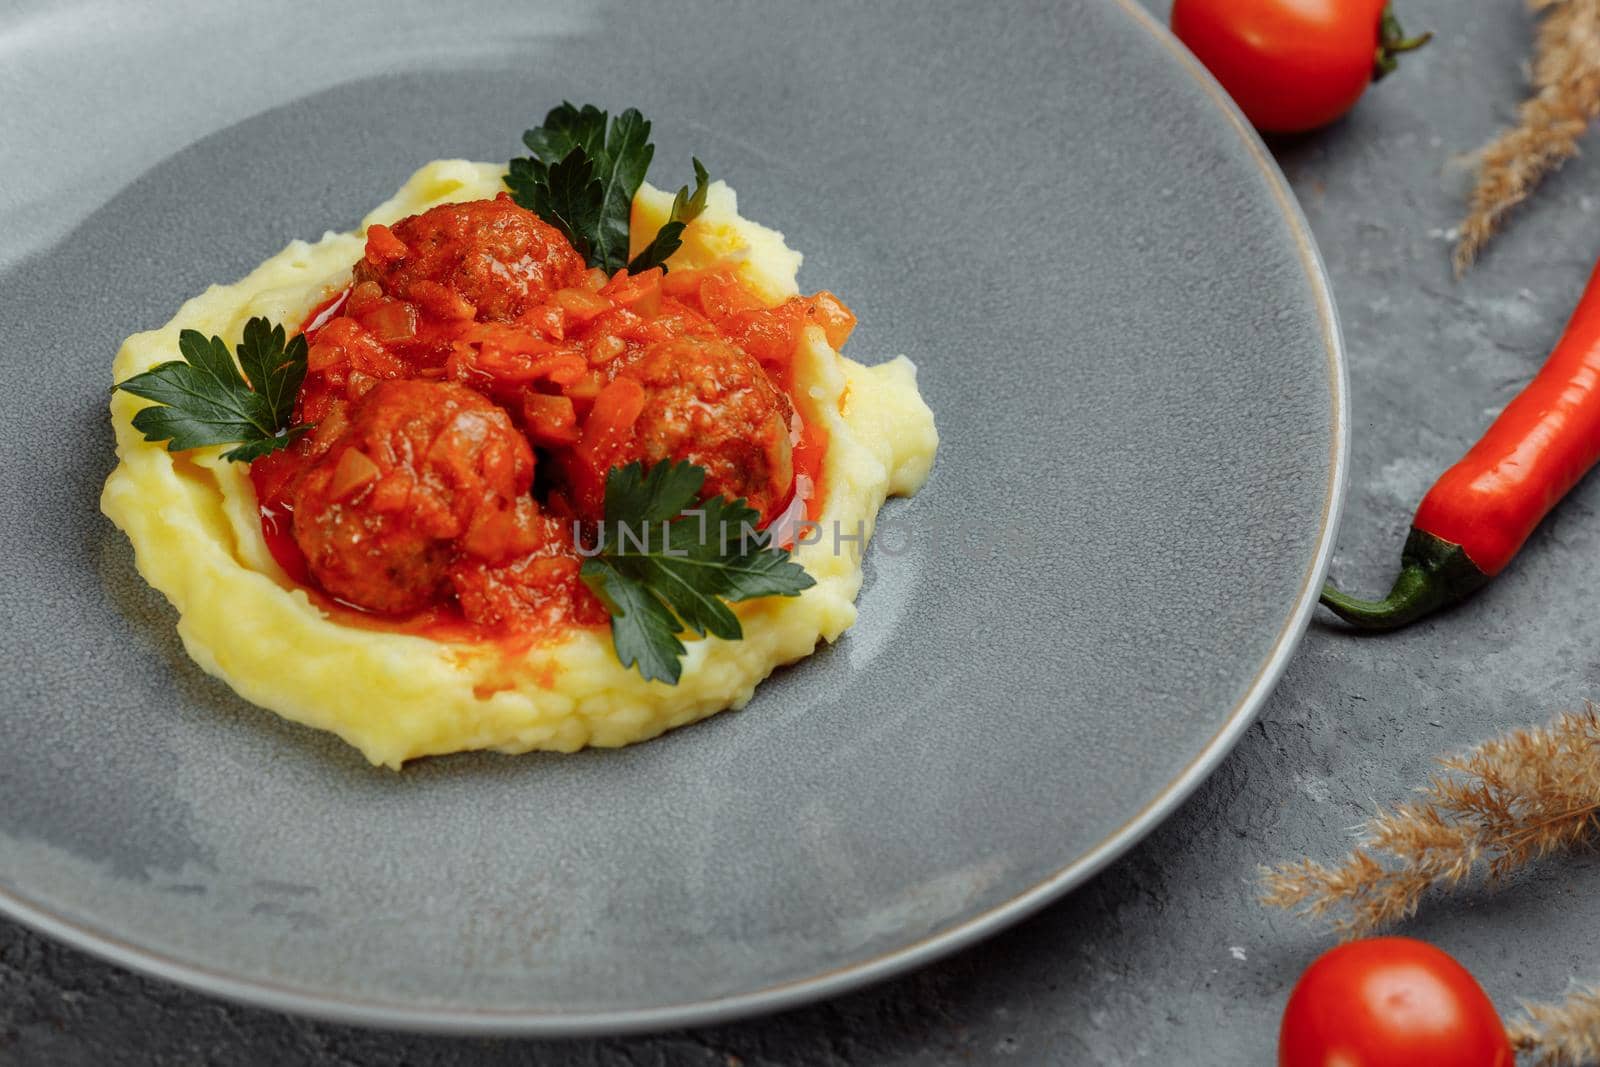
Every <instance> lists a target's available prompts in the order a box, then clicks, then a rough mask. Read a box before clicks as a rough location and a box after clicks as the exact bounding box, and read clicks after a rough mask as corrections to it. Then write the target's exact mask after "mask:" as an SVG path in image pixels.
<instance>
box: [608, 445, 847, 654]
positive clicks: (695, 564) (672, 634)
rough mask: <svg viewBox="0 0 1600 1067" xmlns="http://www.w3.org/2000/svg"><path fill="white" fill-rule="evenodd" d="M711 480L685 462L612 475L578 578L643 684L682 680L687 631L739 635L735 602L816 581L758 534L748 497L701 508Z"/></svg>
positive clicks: (718, 499)
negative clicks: (595, 543)
mask: <svg viewBox="0 0 1600 1067" xmlns="http://www.w3.org/2000/svg"><path fill="white" fill-rule="evenodd" d="M705 479H706V472H705V469H704V468H702V467H697V466H695V465H694V464H692V463H687V462H678V463H665V462H664V463H657V464H655V465H654V466H652V467H650V468H649V469H648V470H646V468H645V467H644V465H643V464H642V463H639V462H634V463H629V464H628V465H626V466H623V467H612V468H611V469H610V470H609V471H608V472H607V473H606V493H605V522H604V523H603V524H602V526H601V531H600V547H599V550H598V553H597V554H596V555H594V556H592V557H591V558H589V559H586V560H584V562H583V567H582V569H581V570H580V572H579V573H580V576H581V577H582V578H583V581H584V583H585V584H587V585H588V586H589V588H590V589H591V590H593V591H594V594H595V595H596V596H598V597H599V598H600V600H601V602H602V603H604V604H605V607H606V610H607V611H608V612H610V614H611V639H612V643H613V644H614V645H615V646H616V652H617V659H618V661H619V662H620V663H621V664H622V666H623V667H624V668H628V667H635V666H636V667H637V668H638V671H639V674H640V675H641V676H642V677H643V678H644V679H645V680H646V681H649V680H658V681H663V682H667V683H669V684H672V685H676V684H677V682H678V678H679V677H680V675H681V673H682V669H683V664H682V659H683V655H684V647H683V642H682V641H681V640H680V639H679V635H680V634H683V633H684V632H686V631H692V632H693V633H694V634H696V635H697V636H701V637H703V636H705V635H706V634H708V633H709V634H711V635H712V636H713V637H720V638H723V639H724V640H728V641H737V640H739V639H740V638H742V637H743V636H744V631H743V629H742V628H741V627H740V625H739V617H738V616H737V615H735V614H734V613H733V612H732V611H731V610H730V609H729V607H728V603H729V602H738V601H741V600H752V599H755V598H757V597H766V596H798V595H799V594H800V593H801V591H803V590H805V589H809V588H810V587H811V586H813V585H815V584H816V581H815V579H813V578H812V577H811V576H810V575H809V574H807V573H806V571H805V568H804V567H802V566H800V564H799V563H796V562H795V561H794V559H793V557H792V556H790V554H789V553H788V552H786V551H784V550H783V549H781V548H778V547H776V546H775V545H773V544H772V543H771V538H770V536H769V535H766V534H761V533H757V531H756V525H757V523H758V522H759V521H760V515H759V513H757V512H756V511H755V509H753V508H751V507H749V506H748V505H747V504H746V503H745V502H744V501H743V500H735V501H730V500H728V499H727V498H726V497H722V496H715V497H712V498H711V499H710V500H707V501H705V502H704V503H701V504H700V505H699V506H695V501H696V500H698V499H699V497H700V490H701V488H702V487H703V486H704V484H705Z"/></svg>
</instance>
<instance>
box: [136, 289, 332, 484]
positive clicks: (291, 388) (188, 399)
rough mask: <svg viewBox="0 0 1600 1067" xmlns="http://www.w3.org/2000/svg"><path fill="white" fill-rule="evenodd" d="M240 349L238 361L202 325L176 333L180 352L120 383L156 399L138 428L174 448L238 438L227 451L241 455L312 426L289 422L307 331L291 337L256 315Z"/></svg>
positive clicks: (259, 452) (257, 452)
mask: <svg viewBox="0 0 1600 1067" xmlns="http://www.w3.org/2000/svg"><path fill="white" fill-rule="evenodd" d="M236 351H237V352H238V357H239V362H238V365H237V366H236V365H235V364H234V357H233V356H232V355H230V354H229V352H228V346H227V345H226V344H224V343H223V341H222V338H220V337H211V338H209V339H207V338H206V336H205V335H204V334H202V333H200V332H199V331H197V330H184V331H183V332H182V333H180V334H178V352H179V354H180V355H182V356H183V358H182V359H181V360H177V359H175V360H171V361H169V362H166V363H161V364H157V365H156V366H154V367H152V368H150V369H149V370H147V371H145V372H144V373H143V374H136V375H134V376H133V377H132V378H129V379H128V380H127V381H124V382H120V383H118V385H117V386H116V388H118V389H121V390H122V391H123V392H125V393H132V394H133V395H134V396H138V397H143V398H144V399H146V400H154V401H155V402H156V406H154V407H148V408H144V409H142V410H140V411H139V412H137V413H136V414H135V415H134V416H133V427H134V429H136V430H138V431H140V432H141V433H143V434H144V439H145V440H146V441H165V442H167V450H168V451H170V452H181V451H183V450H184V449H189V448H201V447H203V446H205V445H226V444H233V445H236V446H237V447H235V448H232V449H229V450H228V451H227V452H224V453H223V454H222V458H223V459H228V460H237V461H239V462H241V463H248V462H250V461H251V460H253V459H257V458H259V457H261V456H264V455H266V454H268V453H269V452H275V451H277V450H278V449H280V448H286V447H288V445H289V444H290V443H291V442H292V441H294V439H295V438H297V437H299V436H300V435H301V434H303V433H305V432H306V431H307V430H309V429H310V428H311V427H310V426H309V425H304V424H302V425H298V426H296V425H291V421H292V419H293V418H294V402H295V397H296V396H297V395H298V394H299V392H300V383H301V382H302V381H304V380H305V376H306V339H305V336H304V335H303V334H296V335H295V336H294V337H292V338H291V337H288V336H287V335H286V333H285V331H284V328H283V327H282V326H274V325H273V324H272V323H271V322H269V321H268V320H266V319H264V318H259V317H258V318H253V319H251V320H250V321H249V322H247V323H245V325H244V336H243V339H242V340H241V341H240V343H239V345H238V347H237V349H236ZM240 368H243V371H244V373H243V374H241V373H240Z"/></svg>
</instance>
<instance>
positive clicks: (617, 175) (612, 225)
mask: <svg viewBox="0 0 1600 1067" xmlns="http://www.w3.org/2000/svg"><path fill="white" fill-rule="evenodd" d="M522 142H523V144H525V145H527V146H528V150H529V151H530V152H532V153H533V154H532V155H531V156H525V157H522V158H519V159H513V160H512V161H511V167H510V170H509V172H508V173H507V174H506V178H505V183H506V187H507V188H508V189H510V190H511V198H512V199H513V200H515V201H516V202H517V203H518V204H521V205H522V206H523V207H525V208H527V209H528V210H529V211H532V212H533V213H534V214H536V215H538V216H539V217H540V218H542V219H544V220H545V221H546V222H548V223H550V225H552V226H554V227H555V228H556V229H558V230H560V231H561V232H562V233H563V234H564V235H565V236H566V238H567V240H569V241H571V242H572V247H573V248H574V249H575V250H576V251H577V252H578V254H579V255H581V256H583V258H584V259H585V261H587V262H588V264H589V266H591V267H600V268H603V269H604V270H605V271H607V272H608V273H615V272H616V271H618V270H621V269H622V268H624V267H627V268H628V270H629V272H630V273H637V272H638V271H640V270H646V269H648V268H649V267H652V266H658V265H660V264H661V263H662V262H664V261H665V260H666V258H667V256H669V255H671V254H672V253H673V252H674V251H676V250H677V248H678V246H679V245H680V244H681V243H682V234H683V228H684V226H685V225H687V224H688V222H689V221H691V220H692V219H693V218H694V217H695V216H696V215H698V214H699V213H700V212H701V210H703V209H704V207H705V194H704V191H703V190H704V189H705V186H706V184H707V182H708V180H709V176H708V175H707V174H706V171H705V168H704V167H703V166H701V165H700V161H699V160H696V161H695V164H694V167H695V181H696V185H695V193H694V196H690V195H689V192H688V188H687V186H686V187H685V188H684V190H683V191H682V192H681V193H680V194H679V199H680V200H681V201H682V204H681V205H680V203H679V202H678V201H674V202H673V214H672V217H671V220H670V221H668V222H667V223H666V224H665V225H664V226H662V228H661V230H660V232H658V233H657V234H656V236H655V238H654V239H653V240H652V241H651V242H650V245H649V247H648V248H646V249H645V250H644V251H642V252H641V253H640V255H639V256H638V257H636V258H635V260H634V263H640V262H643V263H644V266H634V264H631V263H629V262H628V226H629V219H630V217H631V215H632V212H633V197H634V194H635V193H637V192H638V191H639V186H640V185H642V184H643V183H644V176H645V173H646V172H647V171H648V170H649V169H650V160H651V159H652V158H654V156H655V151H656V149H655V145H653V144H651V143H650V122H649V120H648V119H646V118H645V117H644V116H643V115H641V114H639V111H638V109H636V108H631V107H630V108H628V109H627V110H626V111H624V112H622V113H621V114H619V115H618V116H617V117H616V118H614V119H613V118H611V117H610V116H609V115H608V114H607V113H606V112H604V111H601V110H600V109H599V108H597V107H595V106H594V105H593V104H585V105H584V106H583V107H581V108H579V107H575V106H573V105H572V104H570V103H565V102H563V103H562V105H561V106H560V107H558V108H554V109H553V110H551V111H550V113H549V114H547V115H545V117H544V125H542V126H537V127H535V128H534V129H531V130H529V131H527V132H526V133H524V134H523V135H522ZM669 230H670V231H671V232H670V234H669V233H668V231H669ZM658 245H659V246H660V247H659V248H658V247H657V246H658ZM652 250H654V251H653V252H652ZM647 253H650V254H649V255H648V256H647V255H646V254H647Z"/></svg>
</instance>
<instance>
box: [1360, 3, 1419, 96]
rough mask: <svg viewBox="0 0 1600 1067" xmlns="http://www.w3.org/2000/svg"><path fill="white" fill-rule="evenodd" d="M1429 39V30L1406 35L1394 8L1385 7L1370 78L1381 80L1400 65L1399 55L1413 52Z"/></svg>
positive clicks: (1379, 24) (1379, 25)
mask: <svg viewBox="0 0 1600 1067" xmlns="http://www.w3.org/2000/svg"><path fill="white" fill-rule="evenodd" d="M1431 40H1433V33H1432V32H1431V31H1430V32H1428V33H1419V34H1418V35H1417V36H1415V37H1407V36H1406V31H1405V30H1404V29H1403V28H1402V27H1401V26H1400V20H1399V19H1398V18H1396V17H1395V13H1394V8H1392V7H1385V8H1384V9H1383V17H1382V19H1381V20H1380V21H1379V23H1378V54H1377V56H1375V57H1374V59H1373V61H1372V80H1373V81H1375V82H1376V81H1382V80H1383V79H1384V78H1386V77H1388V76H1389V75H1390V74H1393V73H1394V72H1395V71H1396V70H1398V69H1399V67H1400V58H1399V57H1400V56H1402V55H1404V54H1405V53H1407V52H1415V51H1416V50H1417V49H1419V48H1421V47H1422V46H1423V45H1425V44H1427V43H1428V42H1429V41H1431Z"/></svg>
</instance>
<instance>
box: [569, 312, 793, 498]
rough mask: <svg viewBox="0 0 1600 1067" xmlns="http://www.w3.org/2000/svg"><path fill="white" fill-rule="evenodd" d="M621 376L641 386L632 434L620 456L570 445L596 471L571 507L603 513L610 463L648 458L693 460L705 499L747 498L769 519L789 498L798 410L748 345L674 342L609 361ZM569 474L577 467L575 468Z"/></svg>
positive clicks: (584, 474) (584, 476)
mask: <svg viewBox="0 0 1600 1067" xmlns="http://www.w3.org/2000/svg"><path fill="white" fill-rule="evenodd" d="M612 367H613V370H614V374H615V377H616V378H617V379H632V380H633V381H636V382H638V383H639V385H640V386H642V387H643V391H644V403H643V406H642V407H641V408H640V411H639V417H638V418H637V419H636V420H635V421H634V423H633V427H632V433H631V435H630V436H629V437H628V438H626V439H624V440H623V441H622V442H621V443H620V445H619V447H618V448H616V449H614V450H602V451H600V452H593V451H590V450H587V449H584V448H582V447H580V448H576V449H573V450H572V452H571V454H570V457H569V459H568V462H569V464H570V463H571V462H573V461H576V462H578V463H580V464H587V465H589V466H590V467H593V468H595V469H590V470H584V471H581V472H578V473H579V476H578V477H576V478H573V479H572V481H573V483H574V485H581V486H585V487H596V488H595V489H590V490H589V491H579V492H578V493H577V494H576V495H577V498H578V499H576V500H575V501H574V503H575V504H576V506H577V508H578V510H579V512H580V514H581V515H582V516H583V517H584V518H599V517H601V515H602V513H603V510H604V495H603V492H601V491H596V489H598V488H599V487H603V486H604V482H605V470H604V469H598V464H599V463H600V462H604V463H605V464H606V465H607V466H611V465H620V464H624V463H629V462H632V461H634V460H643V461H645V462H646V463H647V464H656V463H660V462H661V461H663V460H688V461H689V462H690V463H693V464H696V465H697V466H700V467H704V468H705V471H706V481H705V486H704V489H703V490H702V492H703V495H704V496H705V497H707V498H709V497H711V496H713V495H715V494H721V495H722V496H725V497H728V498H730V499H737V498H739V497H743V498H745V500H747V501H748V502H749V504H750V506H751V507H752V508H754V509H755V510H756V511H758V512H759V513H760V514H761V515H762V517H763V518H771V517H772V516H773V515H774V514H775V512H776V510H777V509H778V508H779V507H781V506H782V505H783V503H784V502H785V501H786V500H787V499H788V498H789V491H790V488H791V486H792V483H793V481H794V461H793V456H792V454H791V442H790V427H791V425H792V424H793V422H794V406H793V405H792V404H791V403H790V402H789V398H788V396H786V395H785V394H784V393H783V391H782V390H781V389H779V388H778V387H777V386H776V385H774V384H773V383H772V380H771V379H770V378H768V377H767V374H766V372H765V371H764V370H762V369H761V365H760V364H759V363H757V362H756V361H755V360H754V359H753V358H751V357H750V356H749V355H747V354H746V353H745V352H744V350H743V349H741V348H738V347H737V346H735V345H731V344H729V343H727V342H725V341H720V340H715V339H708V338H700V337H677V338H673V339H671V340H667V341H658V342H656V343H654V344H651V345H649V346H647V347H645V348H643V349H641V350H639V351H638V352H636V353H634V354H632V355H629V356H624V357H622V358H621V359H618V360H617V361H616V363H614V364H613V365H612ZM569 471H570V467H569Z"/></svg>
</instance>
